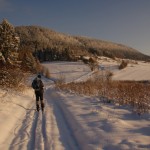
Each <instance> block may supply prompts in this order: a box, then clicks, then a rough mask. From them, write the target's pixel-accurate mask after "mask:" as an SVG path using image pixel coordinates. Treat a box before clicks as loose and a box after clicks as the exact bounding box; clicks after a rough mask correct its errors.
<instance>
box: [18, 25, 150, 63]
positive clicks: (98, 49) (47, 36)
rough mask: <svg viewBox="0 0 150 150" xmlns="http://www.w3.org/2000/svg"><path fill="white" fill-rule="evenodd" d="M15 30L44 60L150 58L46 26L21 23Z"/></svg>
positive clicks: (122, 46)
mask: <svg viewBox="0 0 150 150" xmlns="http://www.w3.org/2000/svg"><path fill="white" fill-rule="evenodd" d="M15 31H16V33H17V34H18V35H19V37H20V40H21V45H20V46H21V48H26V49H30V51H32V52H33V53H34V54H35V55H37V56H38V58H39V59H40V61H47V60H50V61H51V60H75V59H76V57H77V56H85V55H86V56H107V57H111V58H115V57H118V58H125V59H134V60H144V61H148V60H150V56H147V55H144V54H142V53H140V52H139V51H138V50H135V49H133V48H131V47H128V46H125V45H122V44H118V43H113V42H108V41H103V40H99V39H92V38H89V37H82V36H71V35H68V34H63V33H59V32H56V31H53V30H51V29H47V28H44V27H39V26H18V27H15Z"/></svg>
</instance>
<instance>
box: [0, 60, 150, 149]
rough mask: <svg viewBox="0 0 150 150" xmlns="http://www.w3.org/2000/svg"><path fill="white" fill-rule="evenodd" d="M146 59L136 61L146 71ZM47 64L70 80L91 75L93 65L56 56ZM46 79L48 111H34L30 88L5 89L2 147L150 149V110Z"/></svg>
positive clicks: (0, 114) (0, 96) (0, 103)
mask: <svg viewBox="0 0 150 150" xmlns="http://www.w3.org/2000/svg"><path fill="white" fill-rule="evenodd" d="M142 64H144V63H141V64H138V65H137V66H136V67H138V69H139V71H140V65H141V69H143V71H146V69H144V68H143V66H142ZM103 65H106V67H107V68H108V66H109V68H111V70H112V71H114V74H115V75H116V76H117V79H123V78H124V77H122V76H121V73H120V72H119V71H118V70H117V69H116V67H115V65H116V63H114V64H113V63H109V64H108V63H104V62H103ZM147 65H148V64H147ZM147 65H146V66H145V67H147V70H148V66H147ZM44 66H46V67H47V68H49V70H50V72H51V76H52V80H56V79H57V78H59V75H60V74H63V75H64V76H65V79H66V82H70V81H78V80H84V79H87V78H88V77H89V75H90V70H89V68H88V67H87V66H85V65H83V64H82V63H81V62H79V63H78V62H76V63H74V62H53V63H45V64H44ZM132 68H134V67H130V66H129V67H128V68H126V69H125V71H127V72H128V71H131V70H130V69H132ZM138 69H137V70H138ZM148 73H149V72H147V74H148ZM119 74H120V75H119ZM115 75H114V77H115ZM136 75H137V73H136ZM134 76H135V74H134ZM149 76H150V74H149ZM135 77H136V76H135ZM31 79H32V78H31ZM31 79H30V81H31ZM146 80H147V79H146ZM43 81H44V84H45V93H44V100H45V104H46V108H45V112H44V114H42V113H41V112H39V113H38V112H36V111H35V97H34V91H33V90H32V89H31V88H29V89H27V90H26V91H25V92H24V93H20V94H19V93H17V92H12V91H9V92H6V91H3V90H0V149H2V150H7V149H9V150H20V149H21V150H27V149H28V150H34V149H37V150H44V149H45V150H148V149H150V132H149V131H150V114H145V115H143V116H138V115H137V114H135V113H133V112H132V111H131V110H130V108H129V107H125V106H124V107H119V106H115V105H113V104H105V103H103V102H102V101H101V100H100V99H99V98H98V97H87V96H79V95H77V94H73V93H68V92H62V91H58V90H56V89H55V87H54V83H53V82H52V81H51V80H48V79H45V78H43ZM29 83H30V82H29Z"/></svg>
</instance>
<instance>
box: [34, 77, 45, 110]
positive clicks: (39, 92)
mask: <svg viewBox="0 0 150 150" xmlns="http://www.w3.org/2000/svg"><path fill="white" fill-rule="evenodd" d="M32 87H33V89H34V91H35V96H36V109H37V111H39V110H40V104H41V109H42V111H44V100H43V93H44V89H43V88H44V84H43V82H42V80H41V75H38V76H37V77H36V78H35V79H34V80H33V82H32ZM39 103H40V104H39Z"/></svg>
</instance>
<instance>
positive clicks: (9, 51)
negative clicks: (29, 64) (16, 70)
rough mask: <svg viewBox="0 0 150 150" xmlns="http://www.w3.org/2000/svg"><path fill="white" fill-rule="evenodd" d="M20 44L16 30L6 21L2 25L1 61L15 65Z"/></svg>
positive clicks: (0, 40)
mask: <svg viewBox="0 0 150 150" xmlns="http://www.w3.org/2000/svg"><path fill="white" fill-rule="evenodd" d="M19 43H20V40H19V37H17V36H16V33H15V28H14V27H13V25H11V24H10V23H9V22H8V21H7V20H6V19H4V20H3V21H2V23H1V24H0V60H1V61H2V62H3V63H7V64H11V65H15V62H16V60H17V58H18V53H17V51H18V47H19Z"/></svg>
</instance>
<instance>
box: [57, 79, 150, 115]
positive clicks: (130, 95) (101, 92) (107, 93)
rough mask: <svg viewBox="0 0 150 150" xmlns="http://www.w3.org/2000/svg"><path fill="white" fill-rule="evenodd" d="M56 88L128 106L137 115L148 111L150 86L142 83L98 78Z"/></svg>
mask: <svg viewBox="0 0 150 150" xmlns="http://www.w3.org/2000/svg"><path fill="white" fill-rule="evenodd" d="M57 87H59V88H60V89H63V90H68V91H72V92H75V93H78V94H84V95H89V96H99V97H100V99H103V98H104V97H105V100H106V102H114V103H115V104H119V105H130V106H132V108H133V111H135V112H137V113H138V114H143V113H145V112H149V110H150V93H149V91H150V84H145V83H142V82H141V83H140V82H127V81H126V82H125V81H124V82H123V81H122V82H121V81H111V80H107V78H102V77H100V78H96V79H90V80H87V81H86V82H80V83H74V82H72V83H69V84H63V85H62V84H61V86H58V85H57ZM103 100H104V99H103Z"/></svg>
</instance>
